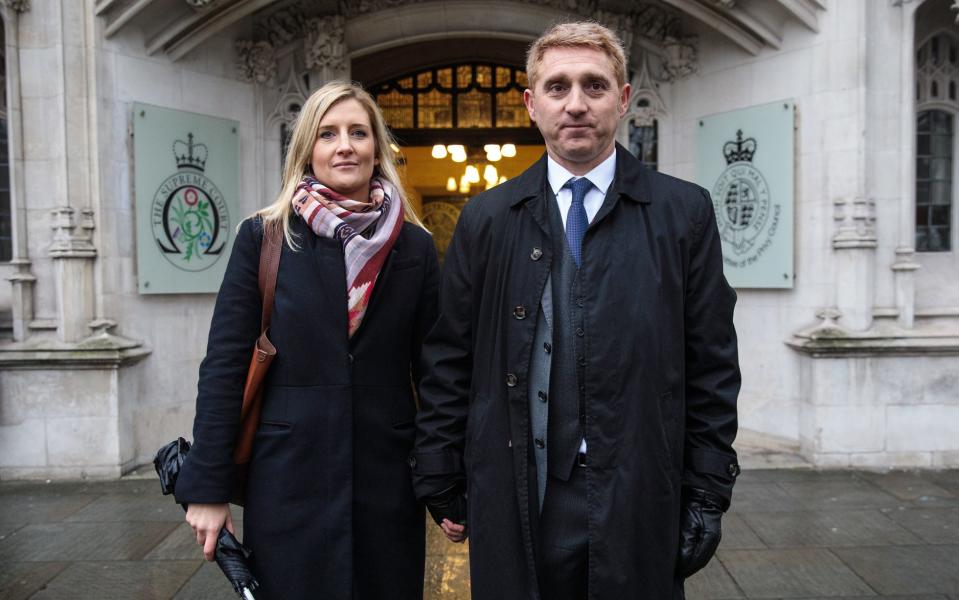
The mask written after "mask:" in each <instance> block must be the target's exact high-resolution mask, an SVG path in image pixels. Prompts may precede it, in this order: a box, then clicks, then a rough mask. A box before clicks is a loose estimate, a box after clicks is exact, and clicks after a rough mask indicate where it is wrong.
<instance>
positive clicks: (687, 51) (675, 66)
mask: <svg viewBox="0 0 959 600" xmlns="http://www.w3.org/2000/svg"><path fill="white" fill-rule="evenodd" d="M697 41H698V39H697V38H696V36H687V37H670V38H667V39H666V40H664V41H663V43H662V45H661V48H662V50H663V77H664V78H665V79H666V81H676V80H678V79H683V78H684V77H689V76H690V75H692V74H693V73H695V72H696V57H697V56H698V51H697V49H696V43H697Z"/></svg>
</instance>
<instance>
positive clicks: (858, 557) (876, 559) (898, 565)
mask: <svg viewBox="0 0 959 600" xmlns="http://www.w3.org/2000/svg"><path fill="white" fill-rule="evenodd" d="M834 552H835V553H836V554H837V555H838V556H839V557H840V558H842V560H843V562H845V563H846V564H847V565H849V567H850V568H851V569H853V570H854V571H855V572H856V573H857V574H859V576H860V577H862V578H863V579H864V580H865V581H866V582H867V583H868V584H869V585H870V586H872V587H873V588H874V589H875V590H876V591H877V592H879V593H880V594H946V593H948V594H952V593H955V592H956V591H957V590H959V545H952V546H886V547H877V548H838V549H836V550H834Z"/></svg>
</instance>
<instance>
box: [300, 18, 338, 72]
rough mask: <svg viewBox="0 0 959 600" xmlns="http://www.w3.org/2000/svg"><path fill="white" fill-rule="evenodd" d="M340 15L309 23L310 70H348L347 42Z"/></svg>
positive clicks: (307, 52) (313, 20)
mask: <svg viewBox="0 0 959 600" xmlns="http://www.w3.org/2000/svg"><path fill="white" fill-rule="evenodd" d="M345 22H346V19H344V18H343V17H342V16H340V15H334V16H326V17H314V18H312V19H310V20H309V21H308V23H307V31H308V32H309V33H308V35H307V37H306V66H307V68H308V69H319V68H328V69H330V70H333V71H341V70H344V69H346V41H345V40H344V37H343V34H344V25H345Z"/></svg>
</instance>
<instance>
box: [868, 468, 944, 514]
mask: <svg viewBox="0 0 959 600" xmlns="http://www.w3.org/2000/svg"><path fill="white" fill-rule="evenodd" d="M862 477H863V479H865V480H866V481H869V482H870V483H872V484H873V485H875V486H877V487H879V488H880V489H882V490H883V491H886V492H889V493H890V494H892V495H893V496H895V497H896V498H899V499H900V500H907V501H912V502H913V503H915V504H916V505H918V506H959V496H957V495H956V494H954V493H952V492H950V491H948V490H946V489H945V488H943V487H941V486H938V485H936V484H935V483H933V482H932V481H931V480H930V479H929V478H928V477H925V476H923V474H921V473H916V472H904V471H892V472H889V473H864V474H863V475H862Z"/></svg>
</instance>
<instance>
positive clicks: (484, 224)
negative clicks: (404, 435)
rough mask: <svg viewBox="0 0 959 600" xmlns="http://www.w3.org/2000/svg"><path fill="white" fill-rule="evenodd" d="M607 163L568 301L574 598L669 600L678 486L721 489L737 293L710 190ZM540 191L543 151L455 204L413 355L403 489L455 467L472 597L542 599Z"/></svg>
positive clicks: (625, 159)
mask: <svg viewBox="0 0 959 600" xmlns="http://www.w3.org/2000/svg"><path fill="white" fill-rule="evenodd" d="M616 152H617V158H616V176H615V180H614V182H613V184H612V186H611V187H610V189H609V191H608V192H607V194H606V199H605V201H604V204H603V206H602V208H601V209H600V211H599V213H598V214H597V215H596V217H595V218H594V219H593V221H592V223H591V224H590V226H589V229H588V230H587V233H586V236H585V239H584V241H583V259H582V266H581V269H580V277H581V282H582V283H581V289H582V290H583V297H582V298H577V299H576V301H577V302H578V303H581V305H582V306H583V318H584V321H585V325H584V329H585V336H586V348H587V351H586V353H587V357H588V361H587V363H586V365H585V380H584V381H581V382H580V383H581V385H584V386H585V398H586V402H585V407H586V426H585V432H586V433H585V435H586V442H587V445H588V448H589V454H588V463H589V466H588V467H587V468H586V477H587V489H588V492H587V493H588V508H589V575H588V577H589V582H588V585H589V596H590V598H594V599H602V600H608V599H613V598H615V599H621V598H642V599H643V600H673V599H677V598H682V597H683V584H682V580H681V579H678V578H676V577H675V576H674V572H675V564H676V557H677V547H678V542H679V515H680V510H679V509H680V493H681V488H682V486H683V485H684V484H686V485H698V486H701V487H705V488H707V489H710V490H712V491H714V492H716V493H717V494H720V495H721V496H722V497H724V498H727V499H728V498H729V496H730V494H731V489H732V483H733V479H734V472H735V466H734V465H735V452H734V451H733V449H732V446H731V444H732V441H733V438H734V437H735V434H736V397H737V395H738V392H739V384H740V374H739V367H738V359H737V349H736V335H735V330H734V328H733V322H732V316H733V306H734V304H735V298H736V296H735V293H734V292H733V290H732V289H731V288H730V287H729V285H728V284H727V283H726V280H725V278H724V277H723V272H722V255H721V249H720V240H719V236H718V231H717V227H716V221H715V216H714V212H713V206H712V203H711V201H710V198H709V194H708V193H707V192H706V191H705V190H703V189H702V188H700V187H698V186H695V185H693V184H690V183H687V182H684V181H681V180H678V179H675V178H672V177H669V176H666V175H663V174H660V173H656V172H653V171H650V170H648V169H646V168H645V167H643V166H642V165H641V164H640V163H639V162H638V161H637V160H636V159H635V158H634V157H633V156H632V155H630V154H629V153H628V152H627V151H626V150H624V149H623V148H622V147H620V146H617V150H616ZM546 185H547V184H546V159H545V156H544V157H543V159H541V160H540V161H539V162H538V163H536V164H535V165H534V166H532V167H531V168H530V169H529V170H527V171H526V172H525V173H523V174H522V175H520V176H519V177H517V178H515V179H513V180H510V181H508V182H506V183H504V184H501V185H498V186H496V187H495V188H493V189H492V190H490V191H488V192H485V193H483V194H480V195H479V196H477V197H476V198H474V199H473V200H471V201H470V202H468V203H467V205H466V206H465V207H464V209H463V212H462V215H461V217H460V220H459V223H458V224H457V228H456V231H455V234H454V236H453V240H452V242H451V245H450V248H449V250H448V251H447V254H446V264H445V265H444V273H443V282H442V284H441V290H440V316H439V319H438V321H437V324H436V326H435V327H434V329H433V330H432V332H431V334H430V336H429V338H428V341H427V346H426V350H425V356H426V358H427V361H428V363H429V364H430V365H431V370H430V372H428V373H427V375H426V377H425V379H424V382H423V385H422V387H421V398H420V401H421V409H420V412H419V413H418V415H417V426H418V436H417V451H416V453H415V458H416V460H415V465H416V466H415V471H414V475H415V487H416V489H417V493H418V494H419V495H420V496H425V495H427V494H429V493H432V492H435V491H436V488H437V487H440V486H441V485H442V484H443V482H444V480H448V479H449V477H450V476H455V475H457V474H461V473H463V472H464V471H465V474H466V476H467V480H468V491H469V517H468V528H469V535H470V570H471V579H472V592H473V598H474V599H478V600H510V599H517V600H518V599H526V598H538V597H539V594H538V591H537V589H536V576H535V561H534V558H533V557H534V552H533V544H534V539H535V534H534V532H533V530H532V527H531V524H530V508H529V507H530V501H529V499H530V495H533V496H534V497H535V493H536V487H535V486H536V482H535V476H531V474H532V473H534V471H533V470H532V469H534V468H535V467H534V466H532V465H533V463H532V462H531V452H530V451H529V448H528V444H529V414H528V413H529V409H528V403H527V387H526V386H527V376H528V373H529V370H530V360H531V352H532V351H533V350H534V349H533V348H531V344H532V340H533V333H534V329H535V324H536V320H537V311H538V310H539V300H540V298H541V296H542V292H543V287H544V285H545V283H546V280H547V275H548V274H549V271H550V265H551V263H552V249H553V244H552V242H551V240H550V237H549V229H550V228H549V224H548V218H547V207H548V205H547V196H546V194H545V190H546ZM550 201H551V200H550ZM730 473H733V476H731V474H730ZM544 600H548V599H544Z"/></svg>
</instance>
